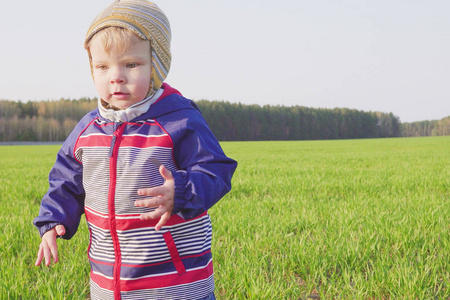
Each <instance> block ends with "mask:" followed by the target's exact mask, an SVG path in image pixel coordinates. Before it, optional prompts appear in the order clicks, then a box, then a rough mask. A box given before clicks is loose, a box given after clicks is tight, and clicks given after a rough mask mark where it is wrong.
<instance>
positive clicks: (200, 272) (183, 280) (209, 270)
mask: <svg viewBox="0 0 450 300" xmlns="http://www.w3.org/2000/svg"><path fill="white" fill-rule="evenodd" d="M213 273H214V270H213V264H212V261H210V262H209V264H208V265H207V266H206V267H205V268H202V269H197V270H193V271H187V272H185V273H183V274H171V275H162V276H155V277H148V278H142V279H136V280H120V285H121V288H122V291H135V290H141V289H155V288H165V287H171V286H176V285H181V284H189V283H193V282H196V281H200V280H205V279H207V278H209V277H210V276H211V275H212V274H213ZM91 279H92V281H94V282H95V283H96V284H97V285H98V286H99V287H101V288H103V289H107V290H110V291H113V289H114V280H111V279H108V278H105V277H103V276H101V275H98V274H95V273H94V272H92V271H91ZM116 292H117V290H116ZM118 294H119V299H120V291H119V293H118Z"/></svg>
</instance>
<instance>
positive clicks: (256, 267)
mask: <svg viewBox="0 0 450 300" xmlns="http://www.w3.org/2000/svg"><path fill="white" fill-rule="evenodd" d="M222 145H223V147H224V150H225V152H226V153H227V154H228V155H229V156H230V157H232V158H234V159H236V160H237V161H238V162H239V167H238V170H237V171H236V174H235V176H234V178H233V190H232V192H230V193H229V194H228V195H227V196H226V197H225V198H224V199H222V200H221V201H220V202H219V203H218V204H217V205H216V206H215V207H213V208H212V209H211V210H210V214H211V217H212V220H213V228H214V237H213V255H214V266H215V276H216V295H217V298H218V299H305V300H306V299H444V300H448V299H450V275H449V270H450V255H449V253H450V192H449V187H450V168H449V165H450V164H449V162H450V155H449V154H450V137H433V138H409V139H368V140H336V141H295V142H227V143H223V144H222ZM57 150H58V146H2V147H0V157H1V165H0V226H1V227H2V228H3V229H4V234H3V235H2V236H1V238H0V251H1V253H2V259H1V260H0V270H1V272H0V299H80V298H81V299H83V298H86V297H88V295H89V285H88V274H89V265H88V262H87V257H86V250H87V243H88V233H87V229H86V225H85V222H84V221H82V226H81V227H80V229H79V232H78V233H77V234H76V235H75V237H74V238H73V239H72V240H71V241H58V245H59V247H60V249H59V252H60V259H61V262H60V263H58V264H57V265H55V266H53V267H50V268H48V267H34V260H35V255H36V252H37V249H38V245H39V236H38V234H37V230H36V229H35V228H33V226H32V224H31V222H32V219H33V218H34V217H35V216H36V215H37V213H38V209H39V202H40V198H41V197H42V195H43V194H44V193H45V192H46V190H47V187H48V183H47V175H48V172H49V170H50V168H51V166H52V164H53V162H54V159H55V155H56V151H57Z"/></svg>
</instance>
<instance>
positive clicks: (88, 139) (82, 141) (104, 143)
mask: <svg viewBox="0 0 450 300" xmlns="http://www.w3.org/2000/svg"><path fill="white" fill-rule="evenodd" d="M111 139H112V137H111V136H110V135H87V136H82V137H80V138H79V139H78V142H77V148H81V147H108V148H109V147H110V146H111Z"/></svg>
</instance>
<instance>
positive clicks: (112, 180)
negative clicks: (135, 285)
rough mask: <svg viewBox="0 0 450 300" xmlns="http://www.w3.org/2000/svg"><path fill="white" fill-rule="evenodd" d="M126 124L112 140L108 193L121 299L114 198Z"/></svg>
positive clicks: (116, 288) (116, 285) (117, 289)
mask: <svg viewBox="0 0 450 300" xmlns="http://www.w3.org/2000/svg"><path fill="white" fill-rule="evenodd" d="M124 129H125V126H124V125H123V124H122V123H121V124H119V125H118V127H117V128H116V130H115V131H114V134H113V136H112V140H111V147H110V150H109V193H108V213H109V230H110V232H111V238H112V241H113V246H114V255H115V260H114V271H113V281H114V299H120V298H121V296H120V269H121V264H122V254H121V252H120V244H119V237H118V235H117V230H116V211H115V210H116V207H115V203H114V199H115V197H116V184H117V156H118V154H119V147H120V142H121V141H122V135H123V131H124Z"/></svg>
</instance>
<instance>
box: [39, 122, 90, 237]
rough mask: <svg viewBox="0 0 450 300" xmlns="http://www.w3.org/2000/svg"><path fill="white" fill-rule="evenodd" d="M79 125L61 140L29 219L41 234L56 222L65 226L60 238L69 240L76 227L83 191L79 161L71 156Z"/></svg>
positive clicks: (81, 212) (79, 216)
mask: <svg viewBox="0 0 450 300" xmlns="http://www.w3.org/2000/svg"><path fill="white" fill-rule="evenodd" d="M80 127H84V126H82V124H80V123H79V124H78V125H77V126H76V127H75V129H74V131H73V132H72V133H71V134H70V135H69V137H68V138H67V140H66V141H65V142H64V144H63V145H62V147H61V149H60V150H59V152H58V154H57V157H56V162H55V164H54V165H53V168H52V169H51V171H50V174H49V189H48V191H47V193H46V194H45V195H44V197H43V198H42V201H41V206H40V209H39V216H38V217H36V218H35V219H34V221H33V223H34V225H35V226H36V227H37V228H38V230H39V233H40V235H41V236H42V235H43V234H44V233H45V232H47V231H48V230H50V229H52V228H53V227H55V226H56V225H59V224H62V225H64V227H65V228H66V234H65V235H64V236H62V238H64V239H70V238H71V237H72V236H73V235H74V234H75V232H76V231H77V229H78V225H79V223H80V218H81V215H82V214H83V212H84V196H85V193H84V188H83V183H82V164H81V163H80V162H78V161H77V160H76V159H75V157H74V153H73V146H74V144H75V142H76V139H77V138H78V135H79V133H80V129H79V128H80Z"/></svg>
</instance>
